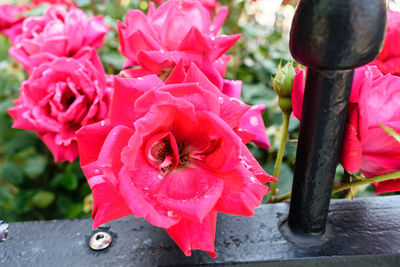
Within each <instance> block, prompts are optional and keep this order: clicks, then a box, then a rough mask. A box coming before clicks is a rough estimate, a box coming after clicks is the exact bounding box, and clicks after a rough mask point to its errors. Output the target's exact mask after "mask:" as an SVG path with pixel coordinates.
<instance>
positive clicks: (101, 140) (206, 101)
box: [77, 65, 274, 257]
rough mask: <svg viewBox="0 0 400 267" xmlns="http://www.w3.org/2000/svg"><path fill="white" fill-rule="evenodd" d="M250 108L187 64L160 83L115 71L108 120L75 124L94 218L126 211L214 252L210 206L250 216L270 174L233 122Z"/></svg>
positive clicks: (185, 244)
mask: <svg viewBox="0 0 400 267" xmlns="http://www.w3.org/2000/svg"><path fill="white" fill-rule="evenodd" d="M182 77H184V82H183V83H175V82H176V81H178V80H179V79H181V78H182ZM248 108H249V107H248V106H247V105H245V104H243V103H241V102H240V101H238V100H232V99H230V98H229V97H227V96H226V95H224V94H222V93H221V92H220V91H219V90H218V88H216V87H215V86H214V85H213V84H212V83H210V81H209V80H208V79H207V78H206V77H205V76H204V75H203V74H202V73H201V72H200V71H199V69H198V68H197V67H196V66H195V65H191V66H190V67H189V69H188V71H187V73H183V72H181V71H179V70H176V69H174V71H173V73H171V75H170V76H169V78H168V79H167V80H166V81H165V83H163V82H162V81H161V80H160V79H159V78H158V77H157V76H156V75H154V74H153V75H148V76H144V77H141V78H115V92H114V98H113V102H112V107H111V113H110V118H109V120H106V121H103V122H99V123H96V124H93V125H89V126H86V127H83V128H82V129H81V130H79V131H78V133H77V136H78V146H79V153H80V160H81V167H82V169H83V172H84V173H85V176H86V178H87V180H88V183H89V185H90V186H91V188H92V192H93V199H94V207H93V214H92V217H93V219H94V223H93V227H97V226H99V225H101V224H103V223H105V222H108V221H110V220H114V219H118V218H120V217H124V216H127V215H130V214H134V215H135V216H137V217H144V218H145V219H146V220H147V221H148V222H150V223H151V224H153V225H155V226H158V227H162V228H165V229H166V231H167V233H168V234H169V235H170V236H171V237H172V239H173V240H174V241H175V242H176V243H177V244H178V246H179V247H180V248H181V249H182V251H183V252H184V253H185V255H187V256H189V255H190V254H191V250H195V249H201V250H205V251H207V252H208V253H209V254H210V255H211V256H213V257H215V249H214V239H215V227H216V218H217V212H224V213H230V214H236V215H243V216H251V215H252V214H253V211H254V208H255V207H257V206H258V205H260V203H261V200H262V198H263V196H264V195H265V194H266V193H267V191H268V188H267V187H266V186H264V185H263V184H264V183H266V182H268V181H271V180H274V178H273V177H271V176H269V175H268V174H266V173H265V171H264V170H263V169H262V168H261V167H260V165H259V164H258V163H257V161H256V160H255V159H254V158H253V157H252V155H251V153H250V152H249V150H248V149H247V147H246V146H245V145H244V143H243V142H242V141H241V139H240V138H239V136H237V135H236V134H235V132H234V130H233V128H234V127H235V126H236V125H238V123H239V121H240V118H241V116H242V115H243V114H244V113H245V112H246V110H248Z"/></svg>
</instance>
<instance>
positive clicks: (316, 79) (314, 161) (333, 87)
mask: <svg viewBox="0 0 400 267" xmlns="http://www.w3.org/2000/svg"><path fill="white" fill-rule="evenodd" d="M353 73H354V71H353V70H346V71H318V70H314V69H309V70H308V72H307V80H306V91H305V94H304V102H303V114H302V122H301V128H300V132H299V142H298V146H297V155H296V167H295V174H294V179H293V188H292V198H291V202H292V203H291V206H290V213H289V219H288V220H289V226H290V227H291V228H292V229H293V230H294V231H299V232H300V233H301V232H303V233H320V232H323V231H324V229H325V223H326V217H327V215H328V208H329V200H330V195H331V194H332V186H333V180H334V178H335V171H336V165H337V162H338V157H339V153H340V146H341V141H342V136H343V131H344V124H345V120H346V112H347V107H348V100H349V97H350V91H351V85H352V82H353Z"/></svg>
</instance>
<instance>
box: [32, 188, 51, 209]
mask: <svg viewBox="0 0 400 267" xmlns="http://www.w3.org/2000/svg"><path fill="white" fill-rule="evenodd" d="M54 198H55V195H54V193H53V192H50V191H39V192H37V193H35V194H34V195H33V198H32V203H33V205H34V206H36V207H38V208H42V209H44V208H47V207H48V206H50V205H51V203H53V201H54Z"/></svg>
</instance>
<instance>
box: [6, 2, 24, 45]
mask: <svg viewBox="0 0 400 267" xmlns="http://www.w3.org/2000/svg"><path fill="white" fill-rule="evenodd" d="M27 10H29V7H28V6H15V5H8V4H5V5H0V34H4V35H6V36H7V37H8V38H9V39H10V41H11V43H14V40H15V38H16V37H17V36H18V35H20V34H21V33H22V22H23V21H24V19H25V18H21V17H19V15H20V14H21V13H23V12H24V11H27Z"/></svg>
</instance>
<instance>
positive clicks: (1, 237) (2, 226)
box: [0, 220, 8, 242]
mask: <svg viewBox="0 0 400 267" xmlns="http://www.w3.org/2000/svg"><path fill="white" fill-rule="evenodd" d="M7 234H8V223H6V222H4V221H1V220H0V242H4V241H5V240H6V238H7Z"/></svg>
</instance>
